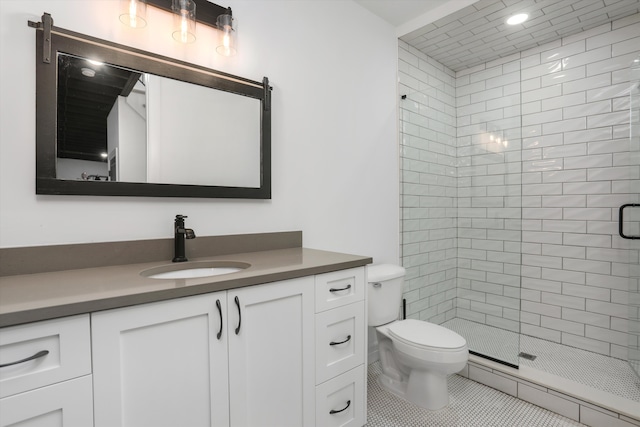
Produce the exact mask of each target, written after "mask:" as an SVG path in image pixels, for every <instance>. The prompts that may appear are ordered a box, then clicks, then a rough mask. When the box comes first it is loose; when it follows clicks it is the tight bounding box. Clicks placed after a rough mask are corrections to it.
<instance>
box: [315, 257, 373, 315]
mask: <svg viewBox="0 0 640 427" xmlns="http://www.w3.org/2000/svg"><path fill="white" fill-rule="evenodd" d="M315 277H316V279H315V280H316V313H319V312H321V311H325V310H329V309H331V308H335V307H340V306H342V305H346V304H351V303H354V302H356V301H361V300H364V286H365V280H364V267H358V268H350V269H348V270H339V271H332V272H330V273H324V274H318V275H316V276H315Z"/></svg>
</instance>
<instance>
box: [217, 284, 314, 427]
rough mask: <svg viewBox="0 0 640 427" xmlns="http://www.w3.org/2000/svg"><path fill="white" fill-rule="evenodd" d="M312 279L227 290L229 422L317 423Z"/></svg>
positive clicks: (240, 425)
mask: <svg viewBox="0 0 640 427" xmlns="http://www.w3.org/2000/svg"><path fill="white" fill-rule="evenodd" d="M313 283H314V281H313V277H305V278H301V279H293V280H287V281H282V282H276V283H272V284H267V285H261V286H253V287H248V288H242V289H239V290H235V291H229V292H228V300H227V304H228V307H229V324H228V331H229V333H228V335H229V394H230V401H231V411H230V412H231V425H232V426H234V427H244V426H256V427H299V426H305V427H308V426H313V425H315V410H314V406H315V387H314V386H315V385H314V363H315V362H314V327H313V322H314V314H313V311H314V303H313V294H314V287H313ZM236 298H237V300H236ZM236 301H237V302H236ZM238 327H239V329H238ZM236 330H237V333H236Z"/></svg>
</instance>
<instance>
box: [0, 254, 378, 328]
mask: <svg viewBox="0 0 640 427" xmlns="http://www.w3.org/2000/svg"><path fill="white" fill-rule="evenodd" d="M190 261H234V262H243V263H248V264H250V265H251V266H250V267H249V268H247V269H245V270H241V271H239V272H236V273H231V274H226V275H220V276H211V277H201V278H192V279H171V280H166V279H151V278H147V277H143V276H141V275H140V272H141V271H144V270H146V269H149V268H153V267H159V266H163V265H168V264H171V262H170V261H161V262H146V263H139V264H128V265H116V266H106V267H98V268H82V269H76V270H65V271H55V272H45V273H36V274H20V275H15V276H5V277H0V327H4V326H11V325H17V324H21V323H28V322H35V321H39V320H46V319H53V318H56V317H63V316H71V315H75V314H81V313H89V312H94V311H100V310H107V309H112V308H118V307H125V306H129V305H135V304H144V303H148V302H153V301H161V300H166V299H172V298H179V297H185V296H191V295H198V294H204V293H209V292H215V291H221V290H227V289H234V288H239V287H243V286H251V285H257V284H261V283H268V282H274V281H278V280H286V279H293V278H296V277H302V276H309V275H314V274H320V273H326V272H329V271H336V270H343V269H346V268H352V267H360V266H364V265H366V264H369V263H371V262H372V259H371V258H370V257H364V256H358V255H349V254H341V253H336V252H327V251H320V250H315V249H305V248H300V247H296V248H287V249H279V250H265V251H260V252H247V253H237V254H231V255H219V256H207V257H200V258H193V259H190Z"/></svg>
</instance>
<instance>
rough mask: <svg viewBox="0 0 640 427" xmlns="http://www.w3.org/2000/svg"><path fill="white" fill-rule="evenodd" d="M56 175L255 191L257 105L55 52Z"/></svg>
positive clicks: (257, 174)
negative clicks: (56, 56)
mask: <svg viewBox="0 0 640 427" xmlns="http://www.w3.org/2000/svg"><path fill="white" fill-rule="evenodd" d="M57 94H58V95H57V123H58V126H57V148H56V177H57V178H58V179H74V180H94V181H120V182H138V183H144V182H148V183H163V184H193V185H210V184H212V183H214V184H215V185H222V186H239V187H253V188H258V187H260V145H259V144H258V142H259V141H260V106H261V103H260V100H259V99H256V98H251V97H246V96H238V95H237V94H232V93H228V92H224V91H219V90H215V89H212V88H207V87H204V86H200V85H195V84H190V83H186V82H183V81H179V80H175V79H170V78H166V77H162V76H158V75H154V74H151V73H144V72H139V71H136V70H131V69H127V68H123V67H118V66H113V65H110V64H104V63H101V62H97V61H93V60H89V59H86V58H81V57H76V56H73V55H69V54H65V53H59V55H58V92H57Z"/></svg>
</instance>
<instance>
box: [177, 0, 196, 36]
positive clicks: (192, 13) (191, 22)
mask: <svg viewBox="0 0 640 427" xmlns="http://www.w3.org/2000/svg"><path fill="white" fill-rule="evenodd" d="M171 10H172V11H173V33H171V36H172V37H173V39H174V40H177V41H179V42H180V43H193V42H194V41H196V3H195V2H194V1H193V0H172V2H171Z"/></svg>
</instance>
